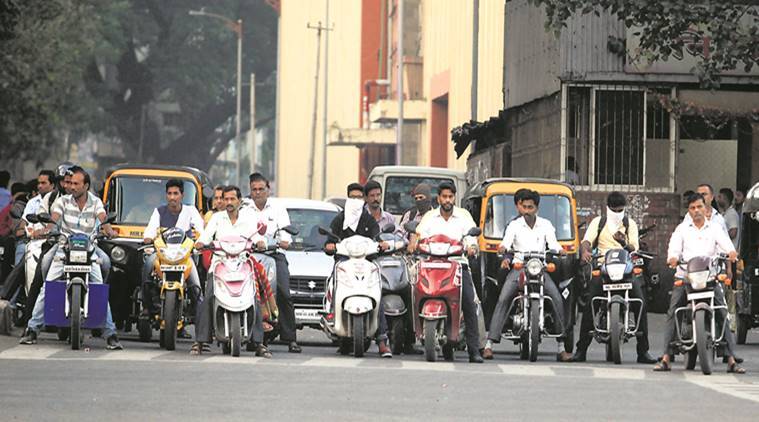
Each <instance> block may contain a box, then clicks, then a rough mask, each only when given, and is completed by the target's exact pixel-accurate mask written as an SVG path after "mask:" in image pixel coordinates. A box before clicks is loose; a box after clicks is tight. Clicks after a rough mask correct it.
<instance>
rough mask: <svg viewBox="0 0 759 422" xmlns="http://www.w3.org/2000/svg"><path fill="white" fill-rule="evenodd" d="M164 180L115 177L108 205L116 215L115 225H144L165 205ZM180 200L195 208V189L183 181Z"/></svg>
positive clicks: (188, 181) (191, 184) (191, 183)
mask: <svg viewBox="0 0 759 422" xmlns="http://www.w3.org/2000/svg"><path fill="white" fill-rule="evenodd" d="M167 181H168V178H159V177H149V178H148V177H127V176H122V177H117V178H116V179H115V186H114V189H113V190H111V191H110V193H109V195H108V196H109V198H108V201H109V203H110V204H111V208H112V209H111V210H110V211H116V213H117V214H118V218H117V223H119V224H134V225H146V224H147V223H148V221H150V216H151V215H152V214H153V210H154V209H155V208H156V207H159V206H161V205H164V204H165V203H166V182H167ZM183 182H184V196H183V199H182V203H183V204H184V205H188V206H195V205H196V204H195V201H196V200H197V189H196V188H195V184H194V183H193V182H192V181H190V180H183Z"/></svg>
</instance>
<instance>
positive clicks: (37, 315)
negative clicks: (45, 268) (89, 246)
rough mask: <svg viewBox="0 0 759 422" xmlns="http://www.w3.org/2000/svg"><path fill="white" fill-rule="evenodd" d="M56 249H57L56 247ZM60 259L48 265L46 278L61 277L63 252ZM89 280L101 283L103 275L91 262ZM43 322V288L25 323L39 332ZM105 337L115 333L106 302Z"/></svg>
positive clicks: (97, 266) (54, 278) (109, 307)
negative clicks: (48, 269) (29, 317)
mask: <svg viewBox="0 0 759 422" xmlns="http://www.w3.org/2000/svg"><path fill="white" fill-rule="evenodd" d="M56 250H57V249H56ZM58 258H60V260H55V261H53V263H52V264H51V265H50V271H49V272H48V275H47V280H59V279H61V277H63V259H65V258H64V256H63V254H59V255H58ZM89 282H90V283H92V284H99V283H103V276H102V273H101V271H100V266H99V265H97V264H96V263H93V264H92V271H91V272H90V279H89ZM44 323H45V289H44V288H43V289H41V290H40V293H39V296H37V301H36V302H35V303H34V310H33V311H32V317H31V319H30V320H29V322H28V323H27V327H28V328H29V329H30V330H32V331H34V332H37V333H38V332H39V331H40V328H41V327H42V325H43V324H44ZM103 334H104V335H105V338H108V337H110V336H112V335H116V325H115V324H114V323H113V318H112V316H111V305H110V304H108V311H107V313H106V321H105V329H104V330H103Z"/></svg>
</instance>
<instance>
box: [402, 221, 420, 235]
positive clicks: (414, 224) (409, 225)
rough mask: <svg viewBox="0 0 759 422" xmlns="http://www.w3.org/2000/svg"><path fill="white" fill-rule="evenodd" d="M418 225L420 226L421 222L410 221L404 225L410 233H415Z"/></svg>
mask: <svg viewBox="0 0 759 422" xmlns="http://www.w3.org/2000/svg"><path fill="white" fill-rule="evenodd" d="M417 227H419V222H417V221H409V222H408V223H406V224H404V225H403V228H404V229H405V230H406V232H408V233H415V232H416V228H417Z"/></svg>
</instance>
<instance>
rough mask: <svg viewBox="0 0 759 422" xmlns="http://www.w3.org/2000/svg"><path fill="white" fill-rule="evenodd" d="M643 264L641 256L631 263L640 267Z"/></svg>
mask: <svg viewBox="0 0 759 422" xmlns="http://www.w3.org/2000/svg"><path fill="white" fill-rule="evenodd" d="M643 264H644V262H643V258H638V259H636V260H635V261H633V265H635V266H636V267H642V266H643Z"/></svg>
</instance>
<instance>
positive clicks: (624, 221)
mask: <svg viewBox="0 0 759 422" xmlns="http://www.w3.org/2000/svg"><path fill="white" fill-rule="evenodd" d="M622 225H624V226H625V236H627V232H628V229H629V228H630V220H628V219H627V215H625V216H624V218H622ZM604 227H606V216H605V215H604V216H601V221H599V222H598V234H596V238H595V239H594V240H593V247H592V249H596V248H597V247H598V238H599V237H601V231H602V230H603V229H604Z"/></svg>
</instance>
